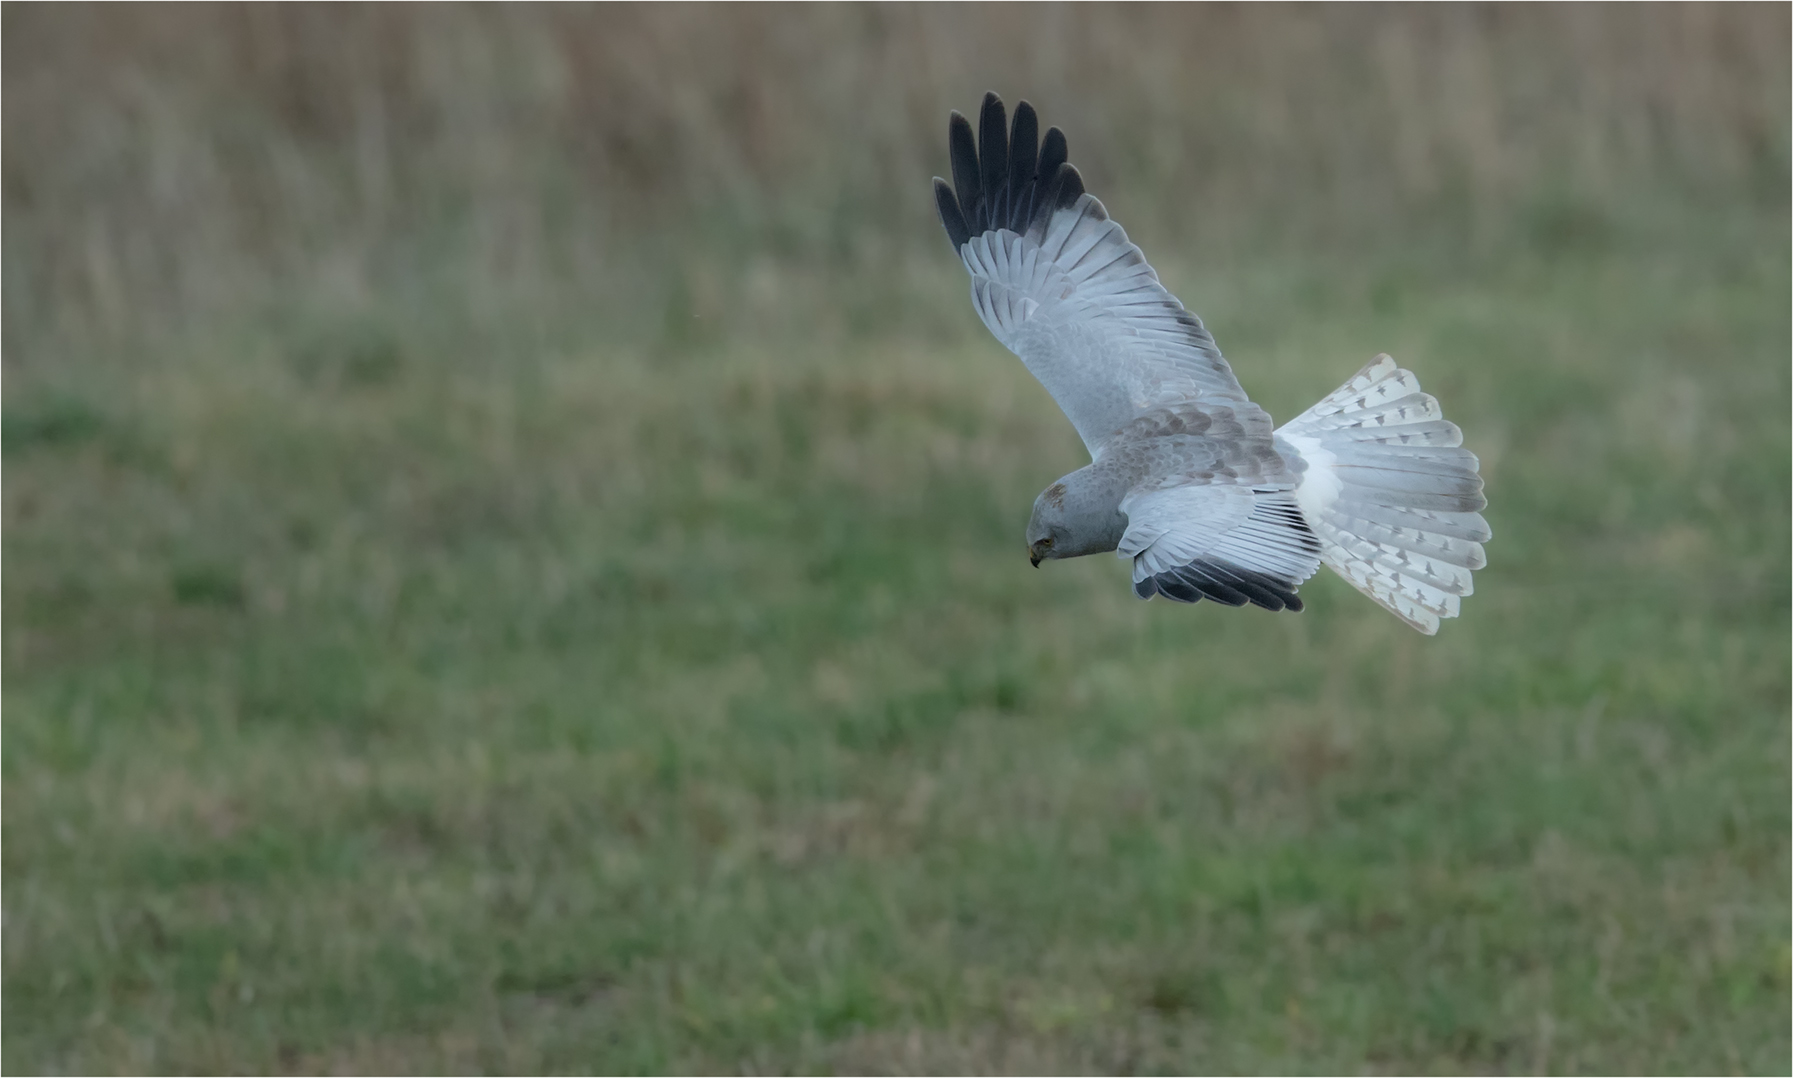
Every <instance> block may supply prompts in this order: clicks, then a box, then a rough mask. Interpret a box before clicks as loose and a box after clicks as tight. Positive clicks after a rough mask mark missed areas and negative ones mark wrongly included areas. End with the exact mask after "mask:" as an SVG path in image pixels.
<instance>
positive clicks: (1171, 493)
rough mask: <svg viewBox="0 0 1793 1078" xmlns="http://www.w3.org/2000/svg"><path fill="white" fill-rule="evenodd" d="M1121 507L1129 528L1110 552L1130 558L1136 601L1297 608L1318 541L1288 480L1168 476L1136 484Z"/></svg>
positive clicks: (1316, 561) (1314, 565)
mask: <svg viewBox="0 0 1793 1078" xmlns="http://www.w3.org/2000/svg"><path fill="white" fill-rule="evenodd" d="M1121 512H1123V513H1125V514H1126V515H1127V531H1126V534H1125V535H1123V536H1122V537H1121V544H1120V547H1119V549H1117V550H1116V551H1115V553H1117V554H1118V555H1120V556H1121V557H1123V558H1131V559H1133V593H1134V594H1135V595H1138V596H1139V597H1140V598H1142V599H1149V598H1151V597H1152V596H1153V595H1163V596H1164V597H1165V598H1167V599H1174V600H1176V601H1178V602H1184V603H1193V602H1196V601H1197V600H1199V599H1202V598H1207V599H1212V600H1214V601H1215V602H1219V603H1225V604H1226V605H1228V606H1243V605H1245V604H1246V603H1248V602H1249V603H1251V604H1253V605H1255V606H1261V607H1264V608H1265V609H1267V610H1284V609H1288V610H1300V609H1301V605H1302V604H1301V599H1300V597H1299V596H1298V595H1296V594H1295V589H1296V588H1297V587H1299V586H1300V585H1301V583H1302V582H1303V581H1305V580H1307V578H1309V577H1311V576H1313V575H1314V573H1315V572H1317V571H1318V570H1319V568H1320V541H1319V539H1318V538H1317V537H1316V536H1315V535H1314V533H1313V532H1312V531H1310V530H1309V529H1308V526H1307V523H1306V521H1304V520H1303V519H1302V516H1301V511H1300V508H1299V507H1298V506H1297V505H1296V504H1295V495H1294V491H1293V489H1292V488H1291V487H1290V486H1288V485H1287V484H1276V485H1273V486H1258V487H1253V486H1246V485H1242V484H1216V483H1212V482H1210V481H1207V480H1204V479H1197V478H1194V477H1188V476H1181V477H1174V478H1171V479H1166V480H1159V481H1156V482H1152V483H1148V484H1145V485H1142V486H1141V487H1138V488H1135V489H1134V490H1133V491H1131V492H1130V493H1129V494H1128V495H1127V497H1126V498H1124V499H1122V501H1121Z"/></svg>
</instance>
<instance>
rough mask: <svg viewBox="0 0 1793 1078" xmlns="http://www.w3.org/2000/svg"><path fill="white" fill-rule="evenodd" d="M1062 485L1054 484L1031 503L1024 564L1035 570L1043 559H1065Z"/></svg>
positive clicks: (1065, 523)
mask: <svg viewBox="0 0 1793 1078" xmlns="http://www.w3.org/2000/svg"><path fill="white" fill-rule="evenodd" d="M1066 531H1067V522H1066V520H1065V485H1064V484H1063V483H1062V482H1061V483H1054V484H1052V485H1051V486H1049V487H1047V488H1046V489H1045V490H1043V491H1041V492H1040V496H1039V497H1038V498H1035V499H1034V502H1033V516H1032V517H1030V518H1029V519H1028V521H1027V560H1028V561H1031V562H1033V564H1034V568H1036V569H1037V568H1039V566H1040V562H1042V561H1045V560H1046V559H1047V558H1060V557H1064V556H1065V534H1066Z"/></svg>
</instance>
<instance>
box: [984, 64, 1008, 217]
mask: <svg viewBox="0 0 1793 1078" xmlns="http://www.w3.org/2000/svg"><path fill="white" fill-rule="evenodd" d="M977 163H978V171H979V173H980V178H981V181H982V182H981V183H980V185H979V190H978V195H979V197H980V198H981V200H982V201H981V202H980V204H979V205H978V218H979V219H980V220H982V221H984V222H986V223H995V222H999V221H1000V222H1006V221H1007V220H1008V206H1007V203H1008V188H1009V183H1008V179H1009V178H1008V168H1009V121H1008V116H1007V115H1006V114H1005V113H1004V112H1003V109H1002V98H1000V97H997V96H996V95H995V94H993V93H989V94H985V95H984V107H983V110H982V111H980V112H979V113H978V117H977Z"/></svg>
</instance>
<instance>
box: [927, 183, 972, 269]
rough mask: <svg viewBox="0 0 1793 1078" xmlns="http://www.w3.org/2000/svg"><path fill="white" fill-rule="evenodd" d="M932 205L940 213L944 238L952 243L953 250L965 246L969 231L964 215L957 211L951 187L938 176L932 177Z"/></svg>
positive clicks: (956, 202)
mask: <svg viewBox="0 0 1793 1078" xmlns="http://www.w3.org/2000/svg"><path fill="white" fill-rule="evenodd" d="M934 205H935V207H936V208H937V209H939V211H940V223H941V224H942V225H944V226H945V227H946V238H947V239H949V240H951V241H952V245H953V250H955V251H956V250H958V249H959V248H961V247H963V246H965V244H966V243H968V242H969V241H970V240H971V230H970V229H969V228H966V227H965V214H964V213H962V212H960V210H959V199H958V196H956V195H954V194H953V189H952V185H951V184H949V183H947V182H946V181H945V180H943V179H941V178H940V177H938V176H936V177H934Z"/></svg>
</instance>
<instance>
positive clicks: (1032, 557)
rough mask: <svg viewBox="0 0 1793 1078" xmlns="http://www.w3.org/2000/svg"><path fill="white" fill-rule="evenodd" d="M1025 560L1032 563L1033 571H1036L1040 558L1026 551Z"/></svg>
mask: <svg viewBox="0 0 1793 1078" xmlns="http://www.w3.org/2000/svg"><path fill="white" fill-rule="evenodd" d="M1027 560H1028V561H1030V562H1033V567H1034V568H1035V569H1038V568H1039V567H1040V556H1039V555H1038V554H1035V553H1033V552H1032V551H1028V554H1027Z"/></svg>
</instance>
